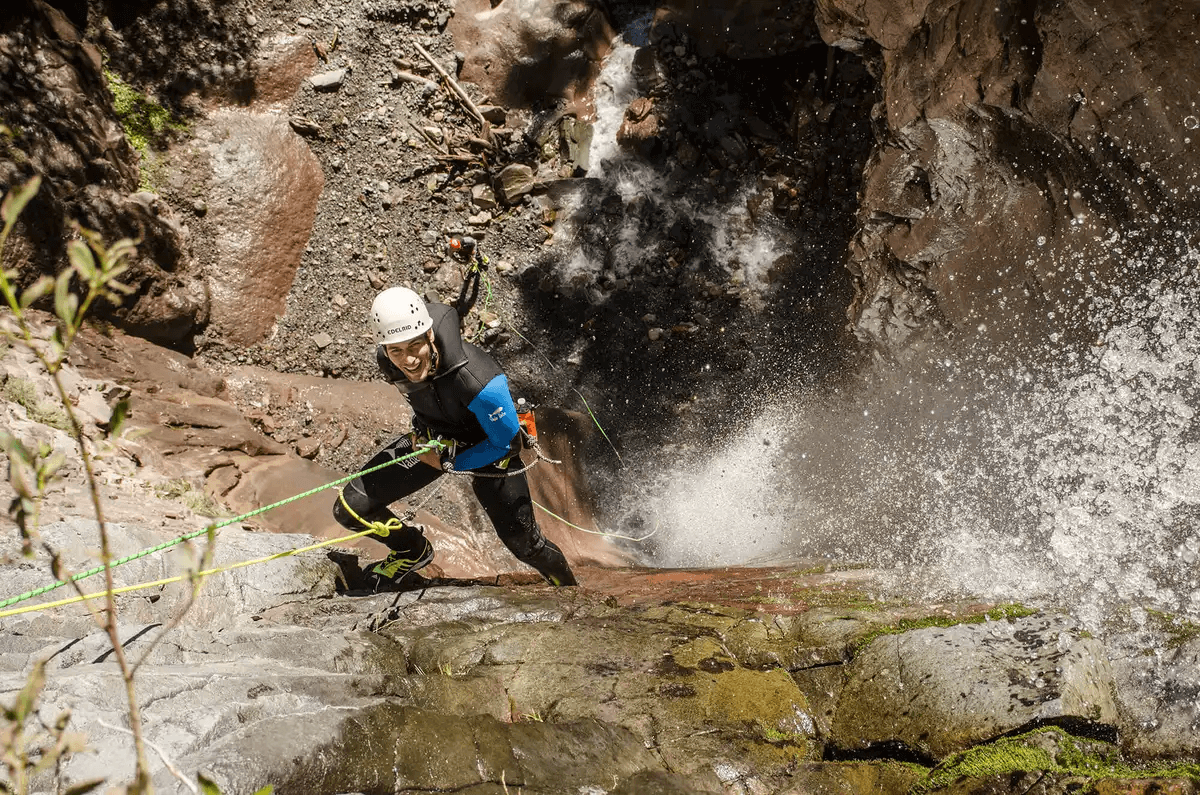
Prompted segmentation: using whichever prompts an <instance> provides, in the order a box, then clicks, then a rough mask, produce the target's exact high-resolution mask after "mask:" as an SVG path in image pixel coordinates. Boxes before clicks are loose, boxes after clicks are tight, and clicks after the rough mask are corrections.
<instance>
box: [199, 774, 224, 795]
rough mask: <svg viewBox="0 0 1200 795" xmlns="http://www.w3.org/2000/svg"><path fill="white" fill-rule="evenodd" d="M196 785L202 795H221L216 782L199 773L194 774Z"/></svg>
mask: <svg viewBox="0 0 1200 795" xmlns="http://www.w3.org/2000/svg"><path fill="white" fill-rule="evenodd" d="M196 783H198V784H199V785H200V792H202V793H204V795H221V788H220V787H218V786H217V784H216V782H215V781H213V780H212V779H211V778H209V777H208V776H206V775H204V774H203V773H201V772H199V771H197V772H196Z"/></svg>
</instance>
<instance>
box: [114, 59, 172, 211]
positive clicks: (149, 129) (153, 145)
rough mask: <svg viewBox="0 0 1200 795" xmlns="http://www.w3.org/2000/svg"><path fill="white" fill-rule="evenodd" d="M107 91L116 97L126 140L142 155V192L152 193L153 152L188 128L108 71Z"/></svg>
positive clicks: (155, 160) (154, 168)
mask: <svg viewBox="0 0 1200 795" xmlns="http://www.w3.org/2000/svg"><path fill="white" fill-rule="evenodd" d="M104 77H105V78H106V79H107V80H108V89H109V91H111V92H112V96H113V110H114V111H116V114H117V118H118V119H119V120H120V121H121V127H122V128H123V129H124V130H125V138H126V139H127V140H128V141H129V144H130V145H131V146H132V147H133V148H134V149H136V150H137V151H138V154H139V155H141V175H142V178H141V184H140V185H139V187H140V188H141V189H142V190H152V189H153V181H154V180H153V176H154V171H155V170H156V162H157V158H156V157H155V156H154V151H153V150H154V149H161V148H163V147H165V146H166V143H167V139H168V138H169V137H170V135H171V134H172V133H173V132H177V131H183V130H186V129H187V125H186V124H185V123H183V122H182V121H180V120H179V119H178V118H176V117H175V115H174V114H172V113H171V111H169V110H167V109H166V108H164V107H163V106H162V105H159V104H158V103H157V102H154V101H153V100H150V99H148V98H147V97H146V95H145V94H143V93H141V92H140V91H138V90H137V89H135V88H134V87H133V86H131V85H129V84H128V83H126V82H125V81H124V80H122V79H121V78H120V77H119V76H117V75H116V74H115V73H113V72H112V71H110V70H108V69H105V70H104Z"/></svg>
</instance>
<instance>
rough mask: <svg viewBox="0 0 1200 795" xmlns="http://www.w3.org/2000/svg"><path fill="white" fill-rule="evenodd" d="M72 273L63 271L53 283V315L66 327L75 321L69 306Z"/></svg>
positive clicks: (73, 311)
mask: <svg viewBox="0 0 1200 795" xmlns="http://www.w3.org/2000/svg"><path fill="white" fill-rule="evenodd" d="M78 242H79V241H74V242H73V243H72V244H71V245H75V244H76V243H78ZM73 275H74V273H73V272H72V271H70V270H65V271H63V272H62V273H60V274H58V279H56V280H55V282H54V314H56V315H58V319H59V320H61V321H62V322H64V323H66V324H67V325H72V324H73V323H74V320H75V310H74V308H73V307H72V306H71V300H70V299H71V298H73V297H74V296H72V295H71V277H72V276H73Z"/></svg>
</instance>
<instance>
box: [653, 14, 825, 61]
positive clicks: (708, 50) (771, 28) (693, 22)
mask: <svg viewBox="0 0 1200 795" xmlns="http://www.w3.org/2000/svg"><path fill="white" fill-rule="evenodd" d="M654 24H655V25H656V26H658V25H672V26H676V27H678V28H680V29H682V30H686V31H687V34H688V36H690V37H691V38H692V39H693V40H694V41H695V43H696V51H697V53H698V54H699V55H700V56H701V57H704V58H711V57H712V56H714V55H721V56H726V57H729V58H735V59H740V58H768V57H771V56H775V55H787V54H789V53H794V52H796V51H797V50H800V49H802V48H804V47H806V46H808V44H809V42H811V41H812V40H813V38H814V34H815V32H816V31H815V24H814V21H813V2H812V0H733V1H727V2H719V3H707V2H698V1H697V0H667V2H664V3H662V4H661V5H660V6H659V8H658V10H657V12H656V13H655V18H654Z"/></svg>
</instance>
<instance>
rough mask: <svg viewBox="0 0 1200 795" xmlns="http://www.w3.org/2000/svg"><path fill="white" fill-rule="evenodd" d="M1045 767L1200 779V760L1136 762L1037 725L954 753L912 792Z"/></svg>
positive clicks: (1086, 773)
mask: <svg viewBox="0 0 1200 795" xmlns="http://www.w3.org/2000/svg"><path fill="white" fill-rule="evenodd" d="M1028 772H1045V773H1052V774H1058V775H1064V776H1076V777H1082V778H1085V779H1087V780H1089V781H1092V782H1095V781H1100V780H1105V779H1146V778H1158V779H1191V780H1193V781H1197V782H1200V765H1197V764H1176V765H1172V766H1167V765H1158V766H1148V767H1134V766H1132V765H1129V764H1127V763H1125V762H1123V761H1122V760H1121V759H1120V758H1119V755H1118V754H1117V750H1116V748H1115V747H1114V746H1112V745H1109V744H1107V743H1100V742H1094V741H1090V740H1083V739H1081V738H1078V737H1074V736H1072V735H1070V734H1068V733H1067V732H1065V731H1063V730H1062V729H1059V728H1056V727H1049V728H1044V729H1037V730H1035V731H1032V732H1028V733H1027V734H1022V735H1019V736H1016V737H1006V738H1004V739H1001V740H997V741H996V742H994V743H989V744H987V745H980V746H977V747H975V748H971V749H969V750H966V751H963V752H962V753H959V754H955V755H953V756H951V757H949V758H948V759H946V760H945V761H944V762H942V763H941V764H939V765H938V766H937V767H935V768H933V769H932V770H930V771H929V773H928V775H927V776H926V777H925V779H924V780H923V781H920V782H918V783H917V784H916V785H915V786H914V787H913V789H912V792H913V793H920V794H923V793H929V792H936V791H938V790H940V789H943V788H945V787H948V786H950V785H952V784H954V783H955V782H956V781H959V780H960V779H978V778H984V777H988V776H997V775H1009V774H1013V773H1028Z"/></svg>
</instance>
